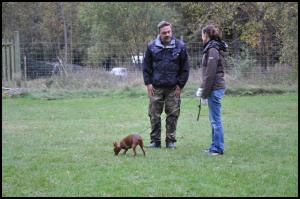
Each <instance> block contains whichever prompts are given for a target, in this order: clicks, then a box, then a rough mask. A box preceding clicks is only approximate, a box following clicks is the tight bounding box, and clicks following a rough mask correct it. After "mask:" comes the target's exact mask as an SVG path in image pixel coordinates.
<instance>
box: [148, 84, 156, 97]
mask: <svg viewBox="0 0 300 199" xmlns="http://www.w3.org/2000/svg"><path fill="white" fill-rule="evenodd" d="M147 91H148V96H153V95H154V88H153V86H152V84H148V85H147Z"/></svg>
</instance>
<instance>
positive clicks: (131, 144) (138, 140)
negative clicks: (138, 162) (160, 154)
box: [113, 134, 146, 156]
mask: <svg viewBox="0 0 300 199" xmlns="http://www.w3.org/2000/svg"><path fill="white" fill-rule="evenodd" d="M113 145H114V152H115V155H118V154H119V152H120V151H121V149H124V150H125V151H124V155H125V154H126V152H127V150H128V149H130V148H132V149H133V156H135V155H136V151H135V148H136V146H137V145H140V147H141V149H142V150H143V153H144V156H145V155H146V154H145V151H144V148H143V146H144V145H143V138H142V137H141V136H140V135H138V134H131V135H128V136H126V137H125V138H123V139H122V141H121V142H120V143H119V144H118V143H117V142H113Z"/></svg>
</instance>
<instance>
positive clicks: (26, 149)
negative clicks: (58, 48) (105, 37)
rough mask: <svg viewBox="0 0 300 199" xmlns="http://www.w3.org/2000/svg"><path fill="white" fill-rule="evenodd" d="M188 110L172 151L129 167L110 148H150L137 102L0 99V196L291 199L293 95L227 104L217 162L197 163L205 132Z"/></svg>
mask: <svg viewBox="0 0 300 199" xmlns="http://www.w3.org/2000/svg"><path fill="white" fill-rule="evenodd" d="M197 105H198V100H197V99H195V98H190V97H183V98H182V108H181V115H180V118H179V121H178V129H177V140H178V142H177V149H176V150H170V149H166V148H165V147H162V148H161V149H152V150H151V149H145V150H146V157H144V156H143V155H142V151H141V150H140V148H137V157H135V158H134V157H132V154H133V153H132V150H129V151H128V152H127V154H126V155H125V156H124V155H122V154H120V155H119V156H115V155H114V154H113V146H112V142H113V141H119V140H120V139H121V138H122V137H124V136H126V135H127V134H129V133H134V132H138V133H139V134H140V135H142V137H143V138H144V143H145V145H146V144H148V143H149V128H150V124H149V118H148V116H147V108H148V99H147V97H146V96H145V95H137V96H133V97H130V96H125V95H124V96H121V97H120V96H119V95H108V96H96V97H78V98H66V99H57V100H43V99H37V98H36V99H35V98H30V97H24V98H11V99H10V98H2V109H3V110H2V196H33V197H35V196H51V197H52V196H54V197H55V196H252V197H254V196H275V197H276V196H292V197H296V196H298V93H286V94H282V95H264V96H229V95H226V96H225V97H224V98H223V109H222V116H223V125H224V131H225V155H223V156H217V157H212V156H207V155H205V154H203V153H201V150H202V149H205V148H206V147H207V146H208V145H209V144H210V141H211V132H210V125H209V122H208V114H207V107H202V112H201V116H200V121H199V122H197V121H196V117H197V108H198V107H197ZM162 118H165V115H164V114H163V116H162ZM164 124H165V122H163V123H162V126H163V131H162V140H164V138H165V128H164ZM163 146H164V145H163Z"/></svg>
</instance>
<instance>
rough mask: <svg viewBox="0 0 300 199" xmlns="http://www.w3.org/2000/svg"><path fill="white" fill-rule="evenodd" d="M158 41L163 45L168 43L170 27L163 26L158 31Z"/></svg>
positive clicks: (170, 33)
mask: <svg viewBox="0 0 300 199" xmlns="http://www.w3.org/2000/svg"><path fill="white" fill-rule="evenodd" d="M159 35H160V39H161V41H162V42H164V43H168V42H170V41H171V38H172V29H171V26H164V27H162V28H160V30H159Z"/></svg>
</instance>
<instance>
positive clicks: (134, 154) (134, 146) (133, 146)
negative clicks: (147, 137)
mask: <svg viewBox="0 0 300 199" xmlns="http://www.w3.org/2000/svg"><path fill="white" fill-rule="evenodd" d="M136 146H137V144H133V145H132V150H133V156H134V157H135V156H136V151H135V148H136Z"/></svg>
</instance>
